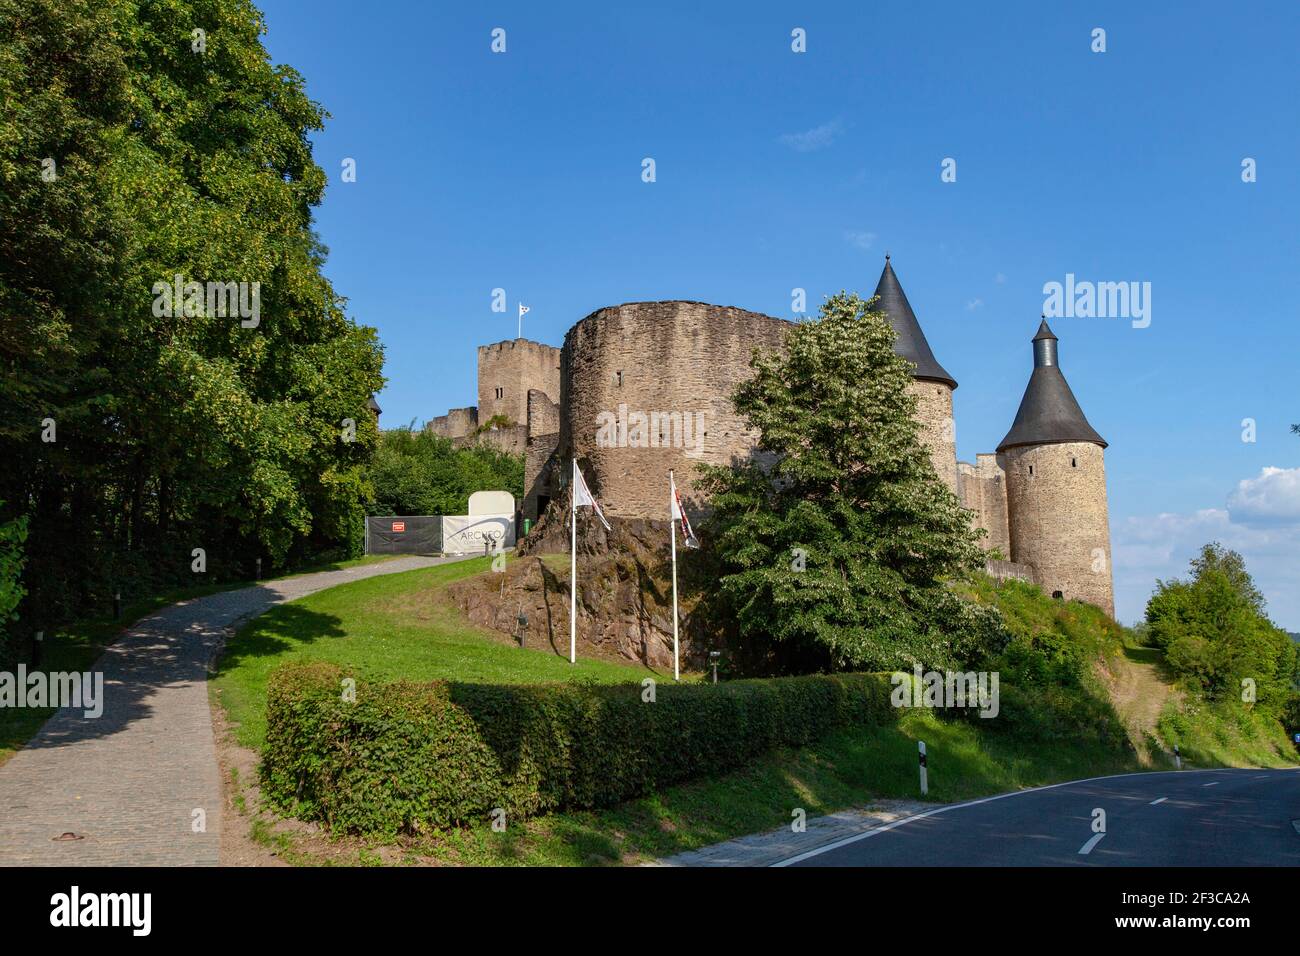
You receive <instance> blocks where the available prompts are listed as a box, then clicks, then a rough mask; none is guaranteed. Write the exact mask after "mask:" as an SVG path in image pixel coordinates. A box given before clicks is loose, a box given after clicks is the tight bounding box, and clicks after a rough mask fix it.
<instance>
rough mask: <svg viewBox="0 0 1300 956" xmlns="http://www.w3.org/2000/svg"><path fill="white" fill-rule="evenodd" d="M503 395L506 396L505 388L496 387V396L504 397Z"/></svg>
mask: <svg viewBox="0 0 1300 956" xmlns="http://www.w3.org/2000/svg"><path fill="white" fill-rule="evenodd" d="M505 397H506V390H505V389H504V388H498V389H497V398H505Z"/></svg>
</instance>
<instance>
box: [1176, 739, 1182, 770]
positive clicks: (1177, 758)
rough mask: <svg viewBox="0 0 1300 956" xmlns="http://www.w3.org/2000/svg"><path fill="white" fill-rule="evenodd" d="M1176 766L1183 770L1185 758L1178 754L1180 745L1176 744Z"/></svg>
mask: <svg viewBox="0 0 1300 956" xmlns="http://www.w3.org/2000/svg"><path fill="white" fill-rule="evenodd" d="M1174 766H1175V767H1177V768H1178V769H1179V770H1182V769H1183V757H1182V754H1180V753H1179V752H1178V744H1174Z"/></svg>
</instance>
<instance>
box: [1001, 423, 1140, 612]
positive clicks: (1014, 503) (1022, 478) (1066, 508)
mask: <svg viewBox="0 0 1300 956" xmlns="http://www.w3.org/2000/svg"><path fill="white" fill-rule="evenodd" d="M1002 461H1003V467H1004V469H1005V471H1006V476H1007V481H1006V484H1007V506H1008V519H1009V520H1008V527H1009V530H1010V537H1011V560H1012V561H1015V562H1016V563H1018V564H1028V565H1032V566H1033V568H1034V577H1035V579H1036V581H1037V582H1038V584H1039V585H1040V586H1041V587H1042V589H1043V590H1044V591H1046V592H1047V593H1048V594H1052V593H1053V592H1055V591H1060V592H1061V594H1062V597H1064V598H1066V599H1067V600H1068V599H1070V598H1079V599H1080V600H1084V601H1088V602H1089V603H1091V604H1095V605H1097V606H1098V607H1100V608H1102V609H1103V610H1104V611H1105V612H1106V613H1107V614H1109V615H1110V616H1111V617H1114V616H1115V595H1114V587H1113V584H1112V580H1111V555H1110V518H1109V515H1108V513H1107V504H1106V468H1105V460H1104V454H1103V451H1102V448H1101V446H1100V445H1095V444H1092V443H1091V442H1062V443H1059V444H1052V445H1029V446H1025V447H1020V448H1008V449H1007V450H1006V452H1005V453H1004V454H1003V456H1002ZM1031 469H1032V470H1031Z"/></svg>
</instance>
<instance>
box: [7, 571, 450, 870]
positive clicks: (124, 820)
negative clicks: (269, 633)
mask: <svg viewBox="0 0 1300 956" xmlns="http://www.w3.org/2000/svg"><path fill="white" fill-rule="evenodd" d="M454 560H459V559H458V558H430V557H406V558H397V559H394V560H391V561H384V562H380V563H377V564H368V565H362V566H360V567H355V568H347V569H345V570H340V571H321V572H318V573H316V574H305V575H300V576H298V577H293V578H286V579H284V580H281V581H268V582H266V583H265V584H258V585H254V586H253V587H248V588H243V589H241V590H238V591H224V592H221V593H219V594H213V595H210V596H208V597H204V598H197V599H195V600H192V601H182V602H181V603H179V604H174V605H172V606H171V607H168V608H166V609H164V610H162V611H159V612H157V613H155V614H153V615H151V616H149V617H146V618H144V619H142V620H140V621H138V622H136V624H135V625H134V626H133V627H131V629H130V630H129V631H126V632H125V633H124V634H123V635H122V637H120V638H119V639H118V640H117V642H116V643H114V644H113V645H112V646H111V647H109V648H108V649H107V650H106V651H105V652H104V655H103V657H101V658H100V660H99V662H98V663H97V664H96V666H95V670H96V671H102V672H103V674H104V698H105V701H104V712H103V714H102V715H101V716H100V717H99V718H97V719H86V718H85V717H83V716H82V712H81V711H80V710H75V711H72V710H67V709H64V710H60V711H59V712H58V713H56V714H55V715H54V716H53V717H51V718H50V719H49V720H48V721H47V722H46V723H45V726H43V727H42V728H41V729H40V731H39V732H38V733H37V734H36V736H35V737H33V738H32V739H31V741H29V742H28V744H27V746H26V747H24V748H23V749H22V750H20V751H19V752H18V753H16V754H15V755H14V756H13V757H12V758H11V759H10V760H9V762H8V763H6V764H4V766H0V865H3V866H14V865H28V866H30V865H61V866H73V865H83V864H84V865H113V866H131V865H135V866H150V865H152V866H184V865H209V866H215V865H217V863H218V850H219V846H218V841H219V839H220V835H221V779H220V774H219V771H218V769H217V753H216V746H215V743H214V741H213V738H212V719H211V714H210V712H209V710H208V689H207V678H208V665H209V663H210V662H211V660H212V657H213V654H214V653H215V652H216V650H217V648H218V647H219V646H220V644H221V642H222V640H223V639H224V638H225V637H226V636H227V635H228V634H230V633H233V629H234V628H236V627H238V626H239V625H240V624H242V623H244V622H245V621H247V620H249V619H250V618H253V617H256V616H257V615H258V614H261V613H262V612H263V611H265V610H267V608H269V607H271V606H272V605H275V604H280V603H282V602H284V601H291V600H293V599H294V598H299V597H302V596H304V595H306V594H311V593H312V592H313V591H320V590H323V589H325V588H329V587H334V586H335V585H337V584H345V583H347V582H348V581H356V580H359V579H361V578H368V577H373V576H374V575H378V574H393V573H395V572H398V571H409V570H412V569H414V568H423V567H429V566H430V565H434V564H442V563H444V562H446V561H454ZM195 810H202V811H204V813H205V814H206V821H205V822H206V826H205V827H204V829H203V832H197V833H196V832H194V829H195V828H194V821H195V814H194V811H195ZM68 831H70V832H73V833H76V834H78V835H81V836H82V837H84V838H83V839H81V840H69V841H66V842H64V841H57V840H56V839H55V838H56V837H58V836H60V835H61V834H62V833H64V832H68Z"/></svg>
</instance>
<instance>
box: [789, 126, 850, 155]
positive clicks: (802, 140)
mask: <svg viewBox="0 0 1300 956" xmlns="http://www.w3.org/2000/svg"><path fill="white" fill-rule="evenodd" d="M843 132H844V123H843V122H842V121H841V120H839V119H833V120H831V121H830V122H829V123H823V124H822V125H821V126H814V127H813V128H812V129H809V130H804V131H803V132H802V133H785V134H783V135H782V136H781V142H782V143H784V144H785V145H786V146H789V147H790V148H791V149H793V150H794V151H795V152H797V153H811V152H814V151H816V150H819V149H825V148H826V147H828V146H830V145H831V144H832V143H834V142H835V140H837V139H838V138H839V136H840V134H841V133H843Z"/></svg>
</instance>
